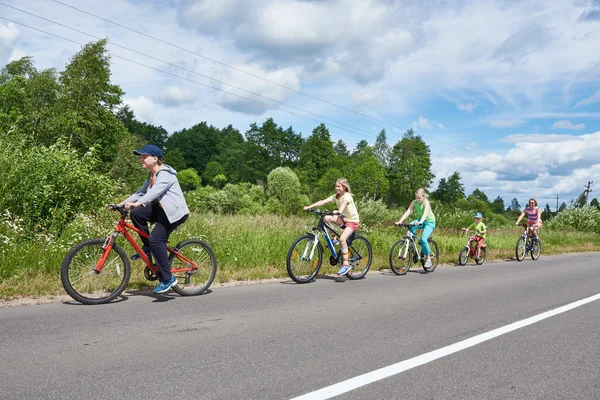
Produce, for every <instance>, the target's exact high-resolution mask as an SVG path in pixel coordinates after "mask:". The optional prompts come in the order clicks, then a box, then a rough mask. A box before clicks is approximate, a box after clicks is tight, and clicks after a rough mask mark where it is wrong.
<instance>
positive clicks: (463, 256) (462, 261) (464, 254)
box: [458, 246, 469, 265]
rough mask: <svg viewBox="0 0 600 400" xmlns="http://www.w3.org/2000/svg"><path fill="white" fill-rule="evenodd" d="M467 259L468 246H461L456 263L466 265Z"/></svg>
mask: <svg viewBox="0 0 600 400" xmlns="http://www.w3.org/2000/svg"><path fill="white" fill-rule="evenodd" d="M468 261H469V248H468V247H467V246H465V247H463V248H462V249H461V250H460V253H459V254H458V264H460V265H466V264H467V262H468Z"/></svg>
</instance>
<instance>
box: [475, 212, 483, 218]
mask: <svg viewBox="0 0 600 400" xmlns="http://www.w3.org/2000/svg"><path fill="white" fill-rule="evenodd" d="M475 218H483V215H481V213H479V212H478V213H477V214H475Z"/></svg>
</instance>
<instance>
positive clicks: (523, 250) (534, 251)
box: [515, 224, 542, 261]
mask: <svg viewBox="0 0 600 400" xmlns="http://www.w3.org/2000/svg"><path fill="white" fill-rule="evenodd" d="M523 227H524V228H525V231H524V232H523V234H522V235H521V236H519V239H517V246H516V248H515V253H516V254H515V255H516V256H517V260H518V261H523V259H524V258H525V256H526V255H527V253H530V254H531V259H532V260H537V259H538V258H540V254H541V253H542V240H541V239H539V238H536V237H535V235H531V234H529V233H528V228H529V226H528V225H527V224H523Z"/></svg>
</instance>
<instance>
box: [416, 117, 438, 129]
mask: <svg viewBox="0 0 600 400" xmlns="http://www.w3.org/2000/svg"><path fill="white" fill-rule="evenodd" d="M434 126H437V127H438V128H440V129H444V128H445V126H444V125H443V124H440V123H439V122H436V121H430V120H428V119H427V118H424V117H423V116H422V115H420V116H419V118H418V119H417V120H416V121H413V123H412V127H413V128H427V129H433V127H434Z"/></svg>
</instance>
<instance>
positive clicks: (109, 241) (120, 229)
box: [94, 209, 198, 274]
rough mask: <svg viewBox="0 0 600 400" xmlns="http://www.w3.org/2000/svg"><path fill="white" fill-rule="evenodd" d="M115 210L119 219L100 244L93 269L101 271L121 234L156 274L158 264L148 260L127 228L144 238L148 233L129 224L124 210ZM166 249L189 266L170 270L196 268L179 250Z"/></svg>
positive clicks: (180, 270) (184, 270)
mask: <svg viewBox="0 0 600 400" xmlns="http://www.w3.org/2000/svg"><path fill="white" fill-rule="evenodd" d="M117 210H118V211H119V212H120V213H121V219H119V222H118V224H117V226H116V227H115V230H114V232H113V233H111V234H110V235H108V236H107V237H106V240H105V242H104V245H102V248H103V249H104V252H103V253H102V256H101V257H100V259H99V260H98V262H97V263H96V267H95V268H94V270H95V271H96V273H100V272H101V271H102V268H104V263H105V262H106V259H107V258H108V255H109V254H110V252H111V250H112V248H113V245H114V243H115V241H116V240H117V237H118V236H119V234H121V235H123V236H124V237H125V239H126V240H127V241H128V242H129V243H130V244H131V246H132V247H133V248H134V249H135V251H136V252H137V253H138V254H139V255H140V257H141V258H142V260H143V261H144V263H145V264H146V266H147V267H148V268H149V269H150V270H151V271H152V273H153V274H156V273H157V272H158V270H159V268H158V266H157V265H155V264H153V263H152V262H151V261H150V259H149V258H148V256H147V255H146V253H144V251H143V250H142V248H141V247H140V245H139V244H138V243H137V241H136V240H135V238H134V237H133V235H132V234H131V233H129V231H128V229H129V230H132V231H134V232H135V233H137V234H139V235H141V236H142V237H144V238H146V239H148V238H149V237H150V235H148V234H147V233H146V232H142V231H141V230H139V229H138V228H136V227H135V226H133V225H131V224H129V223H128V222H127V221H125V216H126V215H127V212H126V211H123V210H122V209H117ZM167 251H168V252H171V253H172V254H175V257H177V259H179V260H180V261H182V262H183V263H185V265H190V266H191V267H188V268H176V269H172V270H171V272H187V271H192V270H197V269H198V266H197V265H196V264H195V263H194V262H193V261H191V260H190V259H188V258H187V257H185V256H184V255H182V254H181V253H179V251H177V249H176V248H173V247H170V246H168V245H167Z"/></svg>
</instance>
